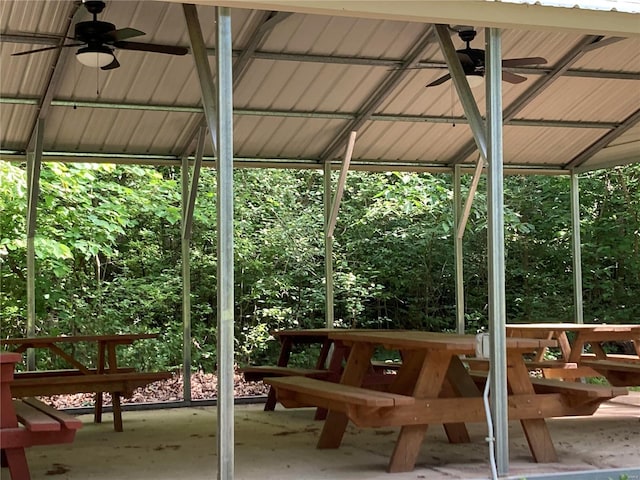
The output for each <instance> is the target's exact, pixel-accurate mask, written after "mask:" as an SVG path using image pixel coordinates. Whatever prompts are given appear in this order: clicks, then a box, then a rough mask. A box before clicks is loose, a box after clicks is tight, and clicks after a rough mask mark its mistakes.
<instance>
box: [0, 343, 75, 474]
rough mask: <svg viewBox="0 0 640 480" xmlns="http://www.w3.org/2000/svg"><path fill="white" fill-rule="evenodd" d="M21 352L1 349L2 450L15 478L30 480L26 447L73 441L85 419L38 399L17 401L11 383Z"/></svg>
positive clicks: (10, 471) (0, 415) (3, 462)
mask: <svg viewBox="0 0 640 480" xmlns="http://www.w3.org/2000/svg"><path fill="white" fill-rule="evenodd" d="M21 359H22V357H21V355H20V354H18V353H5V352H0V449H1V450H2V466H3V467H5V466H6V467H8V468H9V473H10V475H11V478H12V480H28V479H29V478H30V474H29V465H28V464H27V458H26V456H25V451H24V449H25V448H26V447H30V446H32V445H48V444H57V443H71V442H72V441H73V439H74V437H75V434H76V431H77V430H78V429H79V428H80V427H81V426H82V422H80V421H79V420H77V419H76V418H74V417H72V416H71V415H68V414H66V413H63V412H59V411H57V410H55V409H53V408H51V407H49V406H47V405H45V404H43V403H42V402H40V401H38V400H36V399H34V398H29V399H23V400H13V395H12V393H11V383H12V381H13V371H14V368H15V364H16V363H18V362H20V360H21Z"/></svg>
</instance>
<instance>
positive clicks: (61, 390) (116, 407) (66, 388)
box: [11, 369, 172, 432]
mask: <svg viewBox="0 0 640 480" xmlns="http://www.w3.org/2000/svg"><path fill="white" fill-rule="evenodd" d="M118 371H119V372H120V373H93V374H91V375H85V374H75V373H72V372H65V371H63V372H64V373H62V374H61V375H47V374H46V373H45V372H42V373H43V374H42V375H35V374H34V375H31V374H25V375H22V374H19V375H16V378H14V380H13V382H11V392H12V395H13V396H14V397H16V398H22V397H33V396H48V395H62V394H72V393H96V403H95V407H94V419H95V422H96V423H100V422H101V421H102V392H109V393H111V398H112V403H113V425H114V429H115V431H116V432H121V431H122V408H121V406H120V397H122V396H124V397H128V396H131V395H132V394H133V391H134V390H135V389H136V388H138V387H144V386H146V385H148V384H150V383H153V382H156V381H159V380H168V379H169V378H171V376H172V374H171V372H131V371H124V372H121V370H120V369H119V370H118ZM34 373H36V372H34Z"/></svg>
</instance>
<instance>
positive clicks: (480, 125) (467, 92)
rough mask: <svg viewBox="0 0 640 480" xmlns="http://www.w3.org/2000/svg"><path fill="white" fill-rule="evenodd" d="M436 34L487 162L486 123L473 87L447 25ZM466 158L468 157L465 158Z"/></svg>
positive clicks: (439, 26)
mask: <svg viewBox="0 0 640 480" xmlns="http://www.w3.org/2000/svg"><path fill="white" fill-rule="evenodd" d="M436 34H437V35H438V43H439V44H440V49H441V50H442V53H443V55H444V59H445V61H446V62H447V66H448V67H449V73H450V74H451V80H452V81H453V84H454V85H455V87H456V91H457V92H458V97H459V98H460V103H461V104H462V108H463V109H464V114H465V116H466V117H467V119H468V120H469V126H470V127H471V133H472V134H473V140H474V141H475V144H476V146H477V148H478V150H479V151H480V155H482V158H484V159H485V160H486V159H487V137H486V132H485V126H484V121H483V120H482V116H481V115H480V110H479V109H478V105H477V104H476V101H475V99H474V98H473V93H471V87H469V82H468V81H467V77H466V76H465V74H464V70H463V69H462V64H461V63H460V59H459V58H458V55H457V54H456V49H455V47H454V46H453V42H452V41H451V35H450V34H449V30H448V28H447V26H446V25H436ZM465 158H466V157H465Z"/></svg>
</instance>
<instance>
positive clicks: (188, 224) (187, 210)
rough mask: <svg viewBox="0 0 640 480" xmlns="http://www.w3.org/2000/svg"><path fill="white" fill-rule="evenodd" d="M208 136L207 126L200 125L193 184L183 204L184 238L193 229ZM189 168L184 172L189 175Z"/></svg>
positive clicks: (192, 177) (192, 178)
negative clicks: (205, 142) (205, 140)
mask: <svg viewBox="0 0 640 480" xmlns="http://www.w3.org/2000/svg"><path fill="white" fill-rule="evenodd" d="M206 136H207V130H206V128H205V127H200V129H199V131H198V143H197V145H196V156H195V160H194V162H193V174H192V175H191V186H190V187H189V193H188V198H187V202H186V204H185V205H183V208H184V223H183V224H182V238H183V239H190V238H191V231H192V230H193V211H194V209H195V205H196V196H197V195H198V182H199V180H200V168H201V167H202V157H203V155H204V139H205V137H206ZM188 172H189V170H188V169H187V170H186V171H185V172H184V173H185V175H188Z"/></svg>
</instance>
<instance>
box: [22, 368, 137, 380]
mask: <svg viewBox="0 0 640 480" xmlns="http://www.w3.org/2000/svg"><path fill="white" fill-rule="evenodd" d="M135 371H136V369H135V368H132V367H120V368H118V369H117V372H115V373H132V372H135ZM89 372H91V373H93V374H96V373H98V371H97V369H95V368H90V369H89ZM74 375H85V373H84V372H81V371H80V370H78V369H77V368H66V369H60V370H34V371H31V372H15V373H14V374H13V378H14V379H17V378H48V377H69V376H74Z"/></svg>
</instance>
